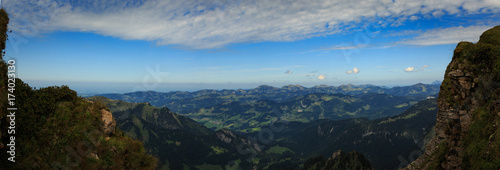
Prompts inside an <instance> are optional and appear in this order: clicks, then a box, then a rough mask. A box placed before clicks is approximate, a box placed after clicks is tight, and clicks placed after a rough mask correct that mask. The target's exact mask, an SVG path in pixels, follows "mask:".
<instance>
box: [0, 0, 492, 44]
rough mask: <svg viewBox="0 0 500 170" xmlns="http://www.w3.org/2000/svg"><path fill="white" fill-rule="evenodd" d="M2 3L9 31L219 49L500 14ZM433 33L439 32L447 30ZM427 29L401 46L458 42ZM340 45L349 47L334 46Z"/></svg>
mask: <svg viewBox="0 0 500 170" xmlns="http://www.w3.org/2000/svg"><path fill="white" fill-rule="evenodd" d="M2 5H3V7H4V8H5V9H6V10H7V11H8V12H9V13H10V14H11V16H12V18H11V19H12V20H11V24H10V29H12V30H14V31H16V32H23V33H26V34H39V33H46V32H52V31H82V32H94V33H97V34H101V35H105V36H113V37H118V38H122V39H126V40H146V41H153V42H156V43H157V44H158V45H174V46H180V47H183V48H191V49H212V48H220V47H224V46H225V45H227V44H232V43H241V42H263V41H296V40H301V39H306V38H311V37H318V36H324V35H329V34H336V33H339V32H342V31H346V29H349V27H346V26H345V25H356V24H362V21H367V20H372V19H384V20H385V19H387V20H392V21H393V24H396V25H397V24H401V23H404V22H406V21H408V20H415V19H418V18H416V17H415V15H429V16H434V17H440V15H442V14H444V13H446V14H450V15H466V14H469V13H481V12H498V11H500V1H496V0H484V1H481V2H479V3H478V2H477V1H476V0H456V1H407V0H397V1H390V0H389V1H386V0H370V1H363V3H360V2H359V1H353V0H338V1H323V0H273V1H268V0H255V1H243V0H227V1H226V0H207V1H177V0H125V1H121V0H107V1H102V0H88V1H59V2H58V1H32V0H9V1H3V4H2ZM34 16H36V17H34ZM479 30H481V29H480V28H474V29H473V28H471V30H470V31H471V32H468V30H462V31H461V32H464V31H465V32H466V33H467V34H465V35H466V36H465V37H463V38H464V40H468V38H470V37H471V34H472V33H476V31H479ZM483 30H484V29H483ZM435 31H437V33H444V34H446V31H449V30H435ZM432 33H433V32H429V33H428V34H423V35H421V36H420V37H416V39H414V40H409V41H407V42H405V43H406V44H414V45H427V44H442V43H451V42H452V41H453V42H455V41H456V40H457V39H450V38H447V36H440V37H433V36H431V35H432ZM434 33H435V32H434ZM469 33H470V34H469ZM334 48H335V47H334ZM346 48H347V49H348V48H353V47H337V49H346Z"/></svg>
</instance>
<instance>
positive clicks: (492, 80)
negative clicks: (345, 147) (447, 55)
mask: <svg viewBox="0 0 500 170" xmlns="http://www.w3.org/2000/svg"><path fill="white" fill-rule="evenodd" d="M499 117H500V26H496V27H494V28H492V29H490V30H488V31H486V32H484V33H483V35H481V38H480V40H479V41H478V43H476V44H473V43H470V42H460V43H459V44H458V45H457V47H456V49H455V51H454V54H453V59H452V61H451V62H450V64H449V65H448V67H447V69H446V73H445V76H444V80H443V83H442V84H441V89H440V92H439V98H438V114H437V120H436V126H435V129H436V136H435V137H434V138H433V139H432V140H431V141H430V142H429V143H428V144H427V146H426V152H425V153H424V154H423V155H422V156H421V157H419V158H418V159H417V160H415V161H414V162H413V163H411V164H410V165H409V166H408V167H406V169H476V168H480V169H484V168H486V169H488V168H493V169H498V168H500V162H497V161H499V160H498V159H499V158H498V157H500V155H499V153H500V151H499V143H500V137H499V136H500V134H499V133H500V129H499V127H500V126H499V123H500V121H499ZM497 132H499V133H497Z"/></svg>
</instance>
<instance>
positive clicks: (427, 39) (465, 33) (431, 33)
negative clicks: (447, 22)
mask: <svg viewBox="0 0 500 170" xmlns="http://www.w3.org/2000/svg"><path fill="white" fill-rule="evenodd" d="M490 28H492V26H469V27H462V26H460V27H449V28H437V29H433V30H427V31H426V32H424V33H422V34H420V35H418V36H416V37H415V38H413V39H411V40H406V41H401V42H399V43H401V44H408V45H423V46H425V45H441V44H457V43H459V42H460V41H470V42H477V41H478V40H479V36H480V35H481V34H482V33H483V32H484V31H486V30H488V29H490Z"/></svg>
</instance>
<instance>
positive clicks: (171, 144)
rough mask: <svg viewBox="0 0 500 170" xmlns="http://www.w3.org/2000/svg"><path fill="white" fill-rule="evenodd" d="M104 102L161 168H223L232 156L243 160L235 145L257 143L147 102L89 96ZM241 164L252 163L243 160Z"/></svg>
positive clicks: (243, 165)
mask: <svg viewBox="0 0 500 170" xmlns="http://www.w3.org/2000/svg"><path fill="white" fill-rule="evenodd" d="M87 99H89V100H93V101H99V102H102V103H105V104H107V105H108V107H110V108H111V109H112V110H111V111H112V112H113V114H114V115H115V116H116V117H117V118H118V120H117V121H118V126H119V128H120V129H121V130H123V131H124V132H125V134H127V135H128V136H131V137H132V138H134V139H138V140H140V141H143V142H144V145H145V147H146V148H147V150H148V152H149V153H151V154H154V155H158V157H159V160H160V165H161V169H168V168H170V169H183V168H184V167H188V168H190V169H207V168H208V169H223V168H224V167H225V166H226V164H227V163H228V162H230V161H232V160H240V161H241V160H242V159H244V158H243V156H244V155H241V154H239V152H238V146H239V145H242V146H245V147H247V148H254V150H256V151H260V148H259V145H257V144H256V143H255V142H253V141H250V140H247V139H245V138H244V137H242V136H240V135H237V134H235V133H233V132H231V131H229V130H227V129H222V130H219V131H217V132H214V131H212V130H210V129H208V128H206V127H205V126H203V125H201V124H199V123H197V122H196V121H193V120H191V119H189V118H187V117H184V116H181V115H178V114H176V113H173V112H171V111H170V110H169V109H168V108H157V107H154V106H151V105H150V104H148V103H128V102H123V101H117V100H111V99H107V98H104V97H89V98H87ZM239 166H240V167H242V168H252V166H253V164H252V163H249V162H246V161H243V162H241V163H240V164H239Z"/></svg>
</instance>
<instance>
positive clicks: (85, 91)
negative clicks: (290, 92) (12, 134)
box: [26, 80, 441, 96]
mask: <svg viewBox="0 0 500 170" xmlns="http://www.w3.org/2000/svg"><path fill="white" fill-rule="evenodd" d="M434 81H441V80H434ZM434 81H430V82H416V83H408V84H403V83H401V84H385V85H384V84H374V83H357V84H355V83H338V84H280V83H269V84H258V83H253V84H252V83H249V84H239V83H226V84H203V83H175V84H173V83H158V84H143V83H116V82H114V83H109V82H54V81H26V82H27V83H28V84H30V86H31V87H36V88H43V87H48V86H61V85H67V86H69V87H70V88H71V89H73V90H75V91H77V92H78V94H79V95H83V96H88V95H96V94H104V93H129V92H137V91H156V92H172V91H187V92H194V91H198V90H224V89H226V90H237V89H245V90H246V89H253V88H257V87H258V86H261V85H267V86H273V87H277V88H281V87H283V86H287V85H300V86H303V87H308V88H310V87H314V86H321V85H328V86H341V85H348V84H352V85H376V86H381V87H387V88H392V87H396V86H411V85H415V84H418V83H423V84H431V83H433V82H434Z"/></svg>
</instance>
